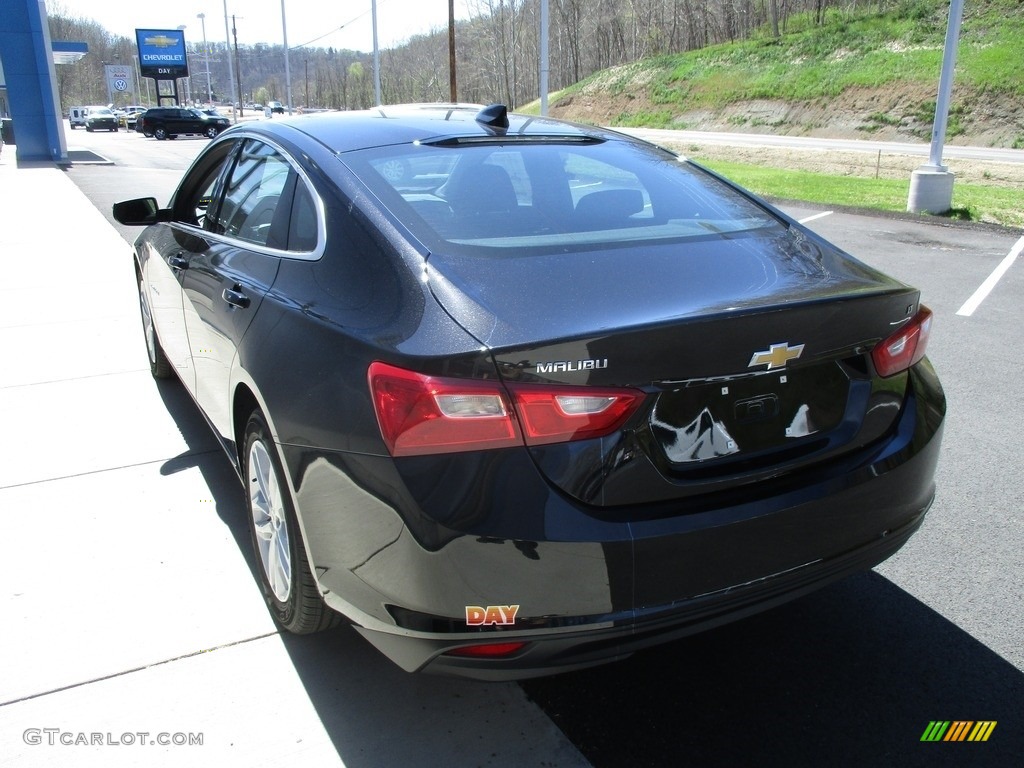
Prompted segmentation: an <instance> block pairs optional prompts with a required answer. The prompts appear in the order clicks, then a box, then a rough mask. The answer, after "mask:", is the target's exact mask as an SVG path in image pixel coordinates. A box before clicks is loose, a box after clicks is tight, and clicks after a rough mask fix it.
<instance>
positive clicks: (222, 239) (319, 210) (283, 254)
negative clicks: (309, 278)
mask: <svg viewBox="0 0 1024 768" xmlns="http://www.w3.org/2000/svg"><path fill="white" fill-rule="evenodd" d="M250 139H251V140H253V141H259V142H262V143H263V144H266V145H268V146H270V147H272V148H273V149H274V151H276V152H277V153H278V154H280V155H281V157H282V158H284V160H285V162H286V163H288V166H289V167H290V168H291V170H293V171H294V172H295V173H296V175H297V176H298V178H299V179H300V180H301V181H302V183H304V184H305V185H306V189H307V190H308V192H309V194H310V197H311V198H312V199H313V207H314V209H315V210H316V248H314V249H313V250H311V251H289V250H281V249H279V248H271V247H270V246H267V245H261V244H260V243H254V242H253V241H251V240H243V239H242V238H239V237H234V236H232V235H225V234H221V233H219V232H211V231H210V230H208V229H203V228H202V227H197V226H196V225H194V224H189V223H187V222H184V221H178V220H174V221H171V222H169V223H170V225H171V227H172V228H174V229H179V230H182V231H184V232H187V233H188V234H191V235H198V236H200V237H204V238H207V239H209V240H214V241H216V242H219V243H224V244H225V245H231V246H235V247H239V248H245V250H248V251H253V252H255V253H261V254H264V255H267V256H277V257H279V258H285V259H292V260H295V261H319V260H320V259H322V258H323V255H324V252H325V251H326V247H327V225H326V216H325V212H324V202H323V199H322V198H321V197H320V194H319V193H318V192H317V189H316V187H315V186H314V185H313V182H312V181H310V179H309V176H308V175H306V173H305V171H303V169H302V168H301V167H299V165H298V164H297V163H296V162H295V161H294V159H293V158H292V156H291V154H289V153H288V151H287V150H285V149H284V147H282V146H281V145H280V144H279V143H277V142H276V141H273V140H271V139H269V138H267V137H266V136H263V135H261V134H257V133H253V132H250V131H244V130H242V131H238V132H232V133H231V135H229V136H225V137H224V138H223V139H214V141H218V142H219V141H233V142H235V146H234V147H232V148H231V150H230V151H229V155H231V157H230V159H229V160H228V162H227V163H225V167H224V169H222V172H221V174H220V177H219V178H218V180H217V185H216V186H215V188H214V189H215V194H214V198H215V200H216V206H217V212H218V213H219V211H220V205H221V203H222V202H223V195H224V180H225V178H226V177H227V174H228V170H227V169H228V168H230V169H232V170H233V169H234V166H235V163H236V162H237V160H238V152H239V151H240V148H241V147H242V146H243V145H244V144H245V141H246V140H250ZM191 170H192V169H191V168H190V169H189V171H188V172H186V176H188V175H189V174H190V173H191ZM176 197H177V192H175V198H176ZM293 197H294V196H293Z"/></svg>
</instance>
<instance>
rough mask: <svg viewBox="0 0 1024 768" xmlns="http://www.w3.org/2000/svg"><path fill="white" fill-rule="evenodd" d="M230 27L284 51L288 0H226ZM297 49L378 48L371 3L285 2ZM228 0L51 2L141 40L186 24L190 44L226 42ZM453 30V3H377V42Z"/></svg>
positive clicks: (248, 40)
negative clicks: (139, 33) (144, 32)
mask: <svg viewBox="0 0 1024 768" xmlns="http://www.w3.org/2000/svg"><path fill="white" fill-rule="evenodd" d="M226 2H227V14H228V19H229V21H228V27H229V29H230V26H231V22H230V17H231V14H234V15H235V28H236V29H237V31H238V44H239V45H253V44H255V43H270V44H272V45H273V44H276V45H282V44H283V42H284V36H283V33H282V30H283V26H282V21H281V6H282V0H226ZM283 2H284V9H285V21H286V22H287V30H288V47H289V48H290V49H292V48H295V47H297V46H300V45H303V44H305V43H311V47H317V48H328V47H334V48H347V49H351V50H357V51H372V50H373V22H372V18H373V14H372V13H371V6H372V0H283ZM470 3H472V0H455V17H456V19H466V18H469V16H470V13H469V5H470ZM224 4H225V0H176V1H175V2H173V3H149V2H143V3H133V2H131V0H46V8H47V12H48V13H53V14H60V15H62V16H67V17H71V18H81V19H92V20H93V21H96V22H98V23H99V24H100V25H101V26H103V27H105V28H106V29H107V31H108V32H110V33H112V34H115V35H122V36H124V37H129V38H132V39H134V38H135V30H136V29H177V28H178V27H179V26H181V25H182V24H184V25H185V41H186V43H188V44H193V43H199V44H202V41H203V22H202V21H201V20H200V19H199V18H197V14H200V13H204V14H206V19H205V24H206V39H207V40H209V41H217V42H221V43H223V42H225V37H226V35H225V32H224ZM447 28H448V0H377V40H378V45H379V46H380V48H382V49H383V48H390V47H392V46H394V45H397V44H399V43H401V42H403V41H405V40H408V39H409V38H410V37H412V36H413V35H417V34H426V33H428V32H430V31H431V30H434V29H447Z"/></svg>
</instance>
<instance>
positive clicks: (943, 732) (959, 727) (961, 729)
mask: <svg viewBox="0 0 1024 768" xmlns="http://www.w3.org/2000/svg"><path fill="white" fill-rule="evenodd" d="M996 722H997V721H996V720H977V721H975V720H953V721H949V720H932V721H931V722H930V723H928V727H927V728H925V729H924V734H922V736H921V741H988V737H989V736H991V735H992V731H994V730H995V729H996Z"/></svg>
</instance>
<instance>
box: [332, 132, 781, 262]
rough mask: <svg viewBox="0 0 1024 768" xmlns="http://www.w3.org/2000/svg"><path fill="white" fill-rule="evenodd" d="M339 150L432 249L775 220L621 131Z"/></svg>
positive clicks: (711, 232)
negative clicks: (618, 135) (613, 136)
mask: <svg viewBox="0 0 1024 768" xmlns="http://www.w3.org/2000/svg"><path fill="white" fill-rule="evenodd" d="M344 160H345V162H346V163H347V164H349V165H350V166H352V167H353V168H354V169H355V170H356V172H357V173H358V174H359V175H360V176H361V177H362V178H363V179H364V180H366V182H367V183H368V184H369V185H370V187H371V188H372V190H373V191H374V192H375V193H376V195H377V197H378V198H379V199H380V200H381V201H382V202H383V203H384V204H385V205H386V206H387V207H388V208H390V209H391V210H392V212H393V213H394V214H395V215H396V217H397V218H398V219H400V220H401V221H402V222H404V223H405V224H406V225H407V226H408V227H409V228H410V229H411V230H412V231H413V234H414V235H415V236H416V237H417V238H418V239H420V240H421V241H422V242H423V243H424V244H426V245H427V246H428V247H429V248H431V249H437V248H440V247H444V248H447V249H449V250H455V251H459V250H466V251H467V252H469V251H470V250H474V249H475V250H479V249H481V248H483V249H489V250H493V251H500V250H504V249H508V250H509V251H511V250H513V249H514V250H515V252H516V253H523V252H535V251H542V252H553V251H565V250H579V249H592V248H595V247H619V246H635V245H637V244H642V243H644V242H651V241H657V242H672V241H684V240H691V239H694V238H706V239H713V238H720V237H725V236H732V237H735V236H741V235H743V234H744V233H754V232H761V231H763V230H765V229H772V228H780V227H781V226H782V225H781V224H780V223H779V222H778V220H777V219H776V218H775V217H774V216H772V215H771V214H770V213H769V212H768V211H766V210H765V209H763V208H761V207H759V206H758V205H756V204H755V203H753V202H751V201H750V200H748V199H747V198H746V197H744V196H743V195H742V194H740V193H738V192H736V191H735V190H733V189H732V188H731V187H729V186H728V185H726V184H724V183H722V182H720V181H718V180H717V179H716V178H714V177H713V176H711V175H709V174H707V173H705V172H703V171H701V170H700V169H698V168H696V167H695V166H692V165H690V164H688V163H686V162H685V161H681V160H679V159H678V158H676V157H675V156H673V155H671V154H670V153H667V152H664V151H662V150H658V149H656V148H653V147H651V148H649V147H644V146H637V145H633V144H630V143H626V142H602V141H592V142H590V141H585V142H579V141H577V142H571V141H569V142H558V141H552V140H536V139H532V140H531V139H526V140H523V139H519V140H517V139H508V140H503V141H502V142H500V143H499V142H494V143H490V142H478V143H467V144H463V145H450V144H449V145H444V146H436V145H430V144H417V145H412V146H401V147H381V148H374V149H369V150H363V151H360V152H353V153H348V154H346V155H345V156H344ZM524 249H525V250H524Z"/></svg>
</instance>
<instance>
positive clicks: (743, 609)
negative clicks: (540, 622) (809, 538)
mask: <svg viewBox="0 0 1024 768" xmlns="http://www.w3.org/2000/svg"><path fill="white" fill-rule="evenodd" d="M923 520H924V512H923V511H922V512H921V514H919V515H918V516H917V517H916V518H914V519H913V520H911V521H910V522H909V523H907V524H906V525H905V526H904V527H903V528H901V529H900V530H898V531H893V532H891V533H890V534H888V535H887V536H885V537H884V538H880V539H878V540H877V541H874V542H872V543H871V544H869V545H867V546H865V547H861V548H859V549H857V550H854V551H852V552H847V553H844V554H843V555H841V556H839V557H835V558H832V559H830V560H825V561H819V562H816V563H808V564H807V565H804V566H802V567H799V568H796V569H794V570H792V571H788V572H786V573H781V574H776V575H774V576H770V577H767V578H765V579H762V580H760V581H758V582H756V583H752V584H745V585H742V586H738V587H734V588H730V589H726V590H722V591H721V592H718V593H712V594H708V595H702V596H700V597H695V598H692V599H690V600H686V601H684V602H683V603H681V604H678V605H673V606H670V607H664V606H659V607H658V608H652V609H649V610H647V611H644V612H642V614H641V615H637V616H636V617H635V618H634V619H633V620H632V621H625V622H621V623H613V624H612V625H611V626H604V627H593V626H592V627H588V628H587V629H585V630H582V631H565V632H560V633H555V632H537V633H514V632H513V633H501V634H500V636H495V637H492V638H489V639H491V640H492V642H499V641H501V642H506V641H512V640H517V639H518V640H526V641H527V645H526V646H525V647H524V648H523V649H522V650H521V651H520V652H519V653H516V654H514V655H513V656H511V657H509V658H504V659H490V660H488V661H486V662H481V661H479V660H475V659H467V658H463V657H459V656H450V655H445V654H446V653H447V652H448V651H451V650H453V649H457V648H460V647H464V646H466V645H468V644H471V643H474V642H475V643H479V642H480V640H481V638H480V636H479V635H474V636H470V637H466V636H465V635H464V636H463V637H461V638H457V637H455V636H453V635H446V636H438V635H433V636H430V635H419V636H413V635H395V634H393V633H389V632H378V631H373V630H368V629H365V628H360V629H359V631H360V632H361V633H362V634H363V636H364V637H366V639H367V640H369V641H370V642H371V643H373V644H374V645H375V646H376V647H377V648H378V650H380V651H381V652H382V653H384V654H385V655H386V656H388V657H389V658H390V659H391V660H392V661H394V662H395V663H397V664H398V665H399V666H401V667H402V668H404V669H406V670H408V671H410V672H414V671H422V672H427V673H431V674H442V675H457V676H460V677H468V678H473V679H477V680H488V681H500V680H518V679H526V678H530V677H537V676H541V675H550V674H555V673H559V672H568V671H571V670H574V669H582V668H585V667H590V666H595V665H598V664H604V663H607V662H609V661H615V660H618V659H623V658H626V657H628V656H629V655H631V654H632V653H634V652H636V651H639V650H642V649H644V648H648V647H651V646H654V645H659V644H661V643H666V642H670V641H672V640H677V639H680V638H683V637H686V636H687V635H692V634H697V633H698V632H703V631H706V630H709V629H713V628H714V627H717V626H720V625H722V624H727V623H730V622H733V621H737V620H739V619H743V618H746V617H747V616H752V615H754V614H756V613H759V612H761V611H764V610H768V609H770V608H774V607H776V606H779V605H782V604H783V603H786V602H789V601H790V600H794V599H796V598H799V597H802V596H803V595H806V594H809V593H811V592H814V591H815V590H818V589H820V588H822V587H824V586H826V585H827V584H829V583H831V582H833V581H836V580H837V579H840V578H842V577H844V576H848V575H850V574H853V573H856V572H859V571H863V570H866V569H868V568H871V567H872V566H874V565H877V564H878V563H880V562H882V561H883V560H885V559H887V558H888V557H890V556H891V555H892V554H893V553H895V552H896V551H897V550H898V549H899V548H900V547H902V546H903V545H904V544H905V543H906V542H907V540H908V539H909V538H910V537H911V535H913V534H914V532H915V531H917V529H918V528H919V527H920V525H921V523H922V522H923Z"/></svg>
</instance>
